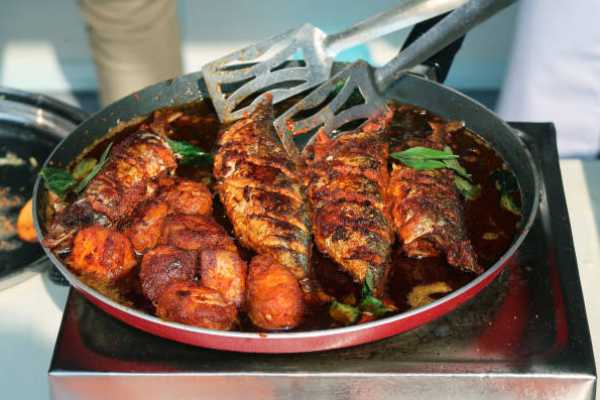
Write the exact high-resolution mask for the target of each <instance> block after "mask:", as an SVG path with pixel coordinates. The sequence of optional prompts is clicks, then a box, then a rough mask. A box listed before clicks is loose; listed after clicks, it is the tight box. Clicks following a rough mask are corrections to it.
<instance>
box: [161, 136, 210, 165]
mask: <svg viewBox="0 0 600 400" xmlns="http://www.w3.org/2000/svg"><path fill="white" fill-rule="evenodd" d="M167 143H168V144H169V147H171V150H173V151H174V152H175V153H176V154H178V155H179V156H180V157H181V163H182V164H196V163H204V162H207V161H209V162H210V161H212V155H211V154H210V153H207V152H205V151H203V150H202V149H201V148H199V147H197V146H194V145H193V144H191V143H188V142H183V141H177V140H171V139H167Z"/></svg>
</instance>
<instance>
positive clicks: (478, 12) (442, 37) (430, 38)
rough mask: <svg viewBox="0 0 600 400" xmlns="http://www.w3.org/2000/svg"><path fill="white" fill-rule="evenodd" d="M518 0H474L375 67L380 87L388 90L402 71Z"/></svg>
mask: <svg viewBox="0 0 600 400" xmlns="http://www.w3.org/2000/svg"><path fill="white" fill-rule="evenodd" d="M514 2H515V0H470V1H469V2H468V3H466V4H464V5H463V6H461V7H459V8H457V9H456V10H454V11H453V12H452V13H450V14H449V15H448V16H447V17H445V18H444V19H443V20H441V21H440V22H439V23H437V24H436V25H435V26H433V27H432V28H431V29H430V30H428V31H427V32H426V33H424V34H423V35H421V36H420V37H419V38H418V39H417V40H415V41H414V42H413V43H412V44H411V45H410V46H408V47H407V48H406V49H404V50H403V51H401V52H400V54H398V55H397V56H396V57H394V58H393V59H392V60H390V62H388V63H387V64H386V65H384V66H383V67H381V68H377V69H376V70H375V83H376V85H377V89H378V90H379V91H381V92H383V91H385V90H386V89H387V88H388V86H389V85H390V84H391V83H392V82H394V81H395V80H396V79H398V77H399V76H400V75H402V74H403V73H404V72H406V71H407V70H408V69H410V68H412V67H414V66H416V65H418V64H420V63H422V62H423V61H425V60H427V59H428V58H429V57H431V56H432V55H434V54H435V53H437V52H438V51H440V50H441V49H443V48H444V47H446V46H448V45H449V44H450V43H452V42H453V41H455V40H456V39H458V38H460V37H461V36H463V35H464V34H465V33H467V32H468V31H469V30H470V29H472V28H474V27H475V26H477V25H479V24H480V23H481V22H483V21H485V20H486V19H488V18H489V17H491V16H492V15H494V14H496V13H497V12H498V11H500V10H502V9H503V8H505V7H507V6H509V5H511V4H512V3H514Z"/></svg>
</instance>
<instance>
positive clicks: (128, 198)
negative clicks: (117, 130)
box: [84, 131, 177, 222]
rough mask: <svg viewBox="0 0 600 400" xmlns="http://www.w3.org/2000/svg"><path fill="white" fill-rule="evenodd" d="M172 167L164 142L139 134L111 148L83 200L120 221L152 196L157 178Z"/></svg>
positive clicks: (172, 159)
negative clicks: (106, 159)
mask: <svg viewBox="0 0 600 400" xmlns="http://www.w3.org/2000/svg"><path fill="white" fill-rule="evenodd" d="M176 168H177V161H176V157H175V154H174V153H173V151H172V150H171V148H170V147H169V146H168V144H167V142H166V140H165V139H164V138H163V137H162V136H161V135H159V134H156V133H152V132H145V131H139V132H136V133H133V134H131V135H129V136H127V137H126V138H125V139H123V140H122V141H121V142H119V143H117V144H116V145H115V146H114V148H113V149H112V150H111V152H110V155H109V158H108V162H107V163H106V165H105V166H104V167H103V168H102V170H101V171H100V172H99V173H98V175H96V177H94V179H92V181H91V182H90V183H89V185H88V186H87V188H86V189H85V192H84V197H85V199H86V201H87V202H88V203H89V204H90V206H91V208H92V209H93V210H94V211H95V212H97V213H100V214H102V215H105V216H106V217H108V219H109V220H110V221H112V222H120V221H121V220H123V219H125V218H128V217H129V216H131V214H132V213H133V211H134V210H135V209H136V208H137V207H138V206H139V205H141V204H142V203H143V202H145V201H147V200H149V199H150V198H151V197H153V196H154V194H155V192H156V191H157V190H158V179H159V178H160V177H162V176H166V175H167V174H171V173H174V172H175V169H176Z"/></svg>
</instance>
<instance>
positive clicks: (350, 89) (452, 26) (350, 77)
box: [274, 0, 515, 153]
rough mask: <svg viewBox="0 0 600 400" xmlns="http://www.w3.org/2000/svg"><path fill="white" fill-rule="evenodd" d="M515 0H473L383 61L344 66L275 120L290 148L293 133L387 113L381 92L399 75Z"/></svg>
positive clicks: (328, 127)
mask: <svg viewBox="0 0 600 400" xmlns="http://www.w3.org/2000/svg"><path fill="white" fill-rule="evenodd" d="M514 1H515V0H470V1H469V2H467V3H466V4H464V5H463V6H461V7H460V8H458V9H456V10H455V11H453V12H452V13H450V14H449V15H448V16H446V17H445V18H444V19H442V20H441V21H440V22H438V23H437V24H436V25H435V26H433V27H432V28H431V29H430V30H429V31H427V32H425V33H424V34H423V35H422V36H420V37H419V38H418V39H417V40H415V41H414V42H413V43H412V44H411V45H410V46H408V47H407V48H406V49H404V50H402V51H401V52H400V54H398V55H397V56H396V57H394V58H393V59H392V60H391V61H390V62H388V63H387V64H385V65H384V66H382V67H380V68H373V67H371V66H370V65H369V64H367V63H366V62H364V61H357V62H355V63H353V64H351V65H350V66H348V67H347V68H345V69H343V70H342V71H340V72H339V73H337V74H336V75H335V76H334V77H333V78H331V79H330V80H329V81H327V82H325V83H323V84H322V85H320V86H319V87H318V88H316V89H315V90H314V91H312V92H311V93H310V94H309V95H308V96H306V97H305V98H303V99H302V100H301V101H299V102H298V103H296V104H295V105H294V106H293V107H292V108H290V109H289V110H287V111H286V112H285V113H283V114H282V115H281V116H280V117H279V118H277V119H276V120H275V123H274V125H275V128H276V130H277V132H278V134H279V135H280V137H281V138H282V141H283V142H284V143H285V144H286V147H288V151H290V152H294V153H295V152H296V151H297V150H296V149H291V148H290V147H289V146H290V143H291V139H290V134H291V133H292V132H293V134H294V135H299V134H303V133H307V132H314V131H316V130H317V129H318V128H321V127H323V128H324V129H325V131H326V132H327V133H328V134H329V133H331V132H332V131H334V130H336V129H339V128H342V129H341V130H342V131H343V130H345V127H344V125H347V124H350V123H352V122H356V123H358V122H359V121H361V120H366V119H368V118H369V117H372V116H373V115H376V114H378V113H381V112H384V111H385V109H386V107H387V106H386V99H385V98H384V97H383V95H382V93H383V92H384V91H385V90H386V89H387V88H388V87H389V86H390V85H391V84H392V83H393V82H394V81H395V80H396V79H398V78H399V77H400V75H402V74H404V73H406V72H407V71H408V70H409V69H410V68H412V67H414V66H416V65H418V64H420V63H421V62H423V61H425V60H426V59H427V58H429V57H430V56H432V55H434V54H436V53H437V52H438V51H440V50H441V49H443V48H444V47H446V46H447V45H448V44H450V43H452V42H453V41H454V40H456V39H458V38H459V37H461V36H463V35H464V34H465V33H466V32H467V31H469V30H470V29H471V28H473V27H475V26H476V25H478V24H479V23H481V22H483V21H484V20H486V19H487V18H489V17H490V16H492V15H493V14H495V13H496V12H498V11H500V10H501V9H503V8H505V7H507V6H508V5H510V4H512V3H513V2H514ZM353 128H356V127H355V126H353Z"/></svg>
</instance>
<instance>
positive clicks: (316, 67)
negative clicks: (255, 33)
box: [202, 0, 466, 122]
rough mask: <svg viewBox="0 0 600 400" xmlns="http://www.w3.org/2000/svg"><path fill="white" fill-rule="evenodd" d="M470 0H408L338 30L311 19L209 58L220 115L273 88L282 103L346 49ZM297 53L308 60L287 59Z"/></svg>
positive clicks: (232, 113) (226, 118) (226, 117)
mask: <svg viewBox="0 0 600 400" xmlns="http://www.w3.org/2000/svg"><path fill="white" fill-rule="evenodd" d="M465 1H466V0H403V2H402V4H401V5H399V6H398V7H396V8H394V9H392V10H389V11H387V12H384V13H381V14H378V15H375V16H373V17H371V18H368V19H366V20H364V21H362V22H359V23H358V24H356V25H354V26H352V27H351V28H349V29H347V30H345V31H343V32H339V33H337V34H333V35H326V34H325V33H324V32H323V31H321V30H320V29H319V28H317V27H315V26H313V25H311V24H305V25H303V26H301V27H300V28H297V29H293V30H290V31H288V32H285V33H283V34H280V35H277V36H273V37H271V38H270V39H267V40H265V41H263V42H260V43H257V44H254V45H252V46H248V47H246V48H244V49H241V50H238V51H236V52H234V53H231V54H229V55H226V56H224V57H221V58H219V59H217V60H215V61H213V62H211V63H208V64H206V65H205V66H204V67H203V68H202V73H203V75H204V80H205V82H206V85H207V87H208V91H209V92H210V96H211V100H212V102H213V105H214V106H215V109H216V111H217V114H218V115H219V119H220V120H221V121H222V122H231V121H234V120H236V119H238V118H241V117H242V116H243V115H244V113H245V112H247V111H250V110H252V108H253V105H254V104H255V103H256V102H257V101H258V98H257V99H253V100H254V101H253V102H249V101H248V99H252V96H253V95H254V96H256V95H257V94H262V93H267V92H268V93H271V94H272V95H273V103H277V102H280V101H282V100H285V99H287V98H289V97H292V96H294V95H296V94H298V93H301V92H303V91H305V90H307V89H310V88H312V87H314V86H317V85H318V84H320V83H322V82H324V81H326V80H327V79H329V78H330V73H331V67H332V64H333V60H334V58H335V55H336V54H337V53H339V52H340V51H342V50H344V49H347V48H350V47H353V46H356V45H358V44H360V43H364V42H367V41H369V40H371V39H375V38H377V37H381V36H385V35H387V34H389V33H391V32H394V31H397V30H400V29H403V28H406V27H409V26H411V25H414V24H416V23H418V22H421V21H423V20H426V19H429V18H432V17H435V16H437V15H440V14H442V13H445V12H448V11H450V10H453V9H455V8H456V7H458V6H460V5H461V4H463V3H465ZM295 55H298V58H299V59H303V60H304V63H305V65H304V66H298V65H297V64H296V65H287V64H286V61H287V60H288V59H290V58H291V57H293V56H295ZM250 63H252V64H250ZM255 63H256V64H255ZM245 103H250V104H245Z"/></svg>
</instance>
